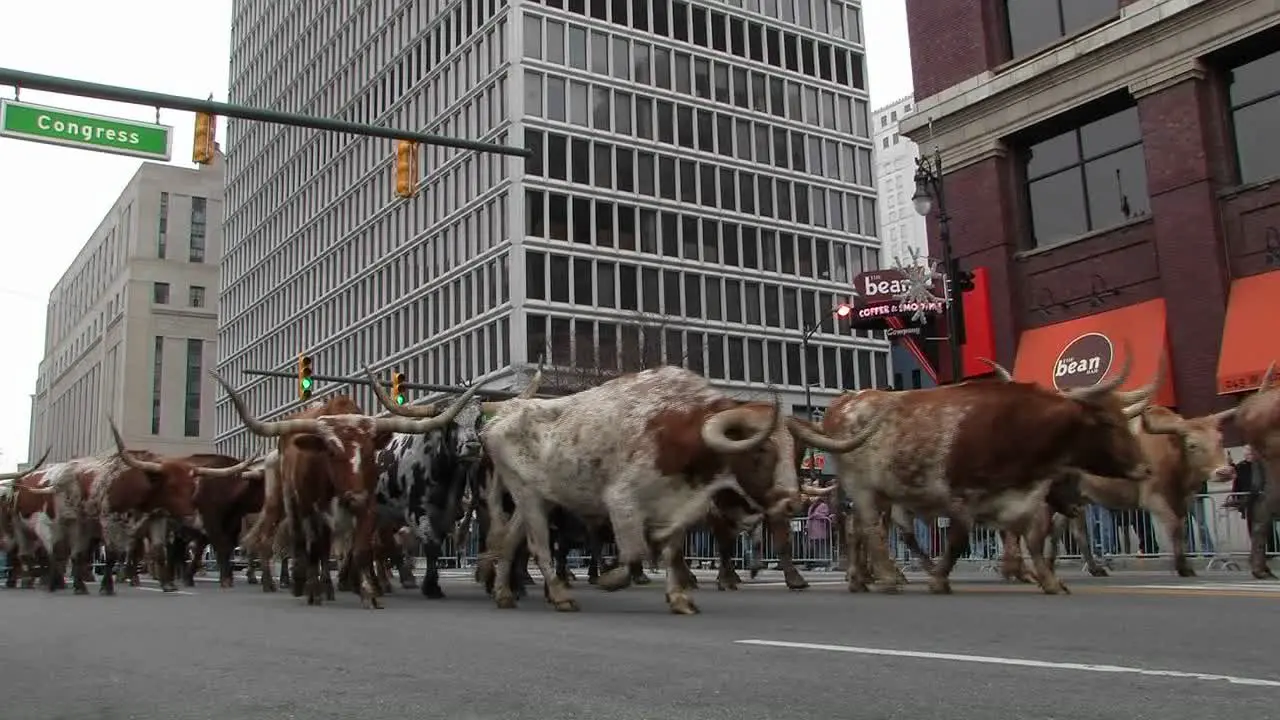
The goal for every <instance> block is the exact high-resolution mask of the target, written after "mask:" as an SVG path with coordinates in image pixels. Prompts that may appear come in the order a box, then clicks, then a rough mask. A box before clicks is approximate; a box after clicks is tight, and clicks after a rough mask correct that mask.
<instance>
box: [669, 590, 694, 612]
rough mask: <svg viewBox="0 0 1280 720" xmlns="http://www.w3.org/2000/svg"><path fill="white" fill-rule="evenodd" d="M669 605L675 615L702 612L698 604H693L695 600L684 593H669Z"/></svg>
mask: <svg viewBox="0 0 1280 720" xmlns="http://www.w3.org/2000/svg"><path fill="white" fill-rule="evenodd" d="M667 605H668V606H669V607H670V608H671V612H672V614H674V615H697V614H698V613H699V612H700V611H699V610H698V606H697V605H694V604H693V600H692V599H691V598H690V597H689V596H688V595H684V594H680V595H675V596H672V595H667Z"/></svg>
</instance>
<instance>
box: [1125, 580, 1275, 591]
mask: <svg viewBox="0 0 1280 720" xmlns="http://www.w3.org/2000/svg"><path fill="white" fill-rule="evenodd" d="M1117 587H1133V588H1142V589H1144V590H1256V591H1261V592H1272V593H1280V583H1274V582H1272V583H1215V582H1206V583H1196V584H1194V585H1123V586H1117Z"/></svg>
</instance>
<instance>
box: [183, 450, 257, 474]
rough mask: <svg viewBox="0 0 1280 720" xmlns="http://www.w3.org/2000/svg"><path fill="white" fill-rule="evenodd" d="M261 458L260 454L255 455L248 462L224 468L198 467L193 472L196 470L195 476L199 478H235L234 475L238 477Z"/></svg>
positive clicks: (243, 461) (244, 461)
mask: <svg viewBox="0 0 1280 720" xmlns="http://www.w3.org/2000/svg"><path fill="white" fill-rule="evenodd" d="M261 457H262V455H261V454H258V453H255V454H254V455H253V456H252V457H250V458H249V459H248V460H242V461H240V462H238V463H236V464H235V465H232V466H231V467H224V468H207V467H198V468H196V469H195V470H196V474H197V475H199V476H200V477H206V478H228V477H235V476H236V475H239V474H240V473H242V472H244V471H245V470H248V469H249V468H250V467H251V466H252V465H253V464H254V463H256V462H258V459H259V458H261Z"/></svg>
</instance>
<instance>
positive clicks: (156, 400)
mask: <svg viewBox="0 0 1280 720" xmlns="http://www.w3.org/2000/svg"><path fill="white" fill-rule="evenodd" d="M154 355H155V358H154V359H153V360H152V364H151V434H152V435H159V434H160V384H161V383H160V380H161V378H162V377H163V376H164V338H162V337H160V336H159V335H157V336H156V339H155V352H154Z"/></svg>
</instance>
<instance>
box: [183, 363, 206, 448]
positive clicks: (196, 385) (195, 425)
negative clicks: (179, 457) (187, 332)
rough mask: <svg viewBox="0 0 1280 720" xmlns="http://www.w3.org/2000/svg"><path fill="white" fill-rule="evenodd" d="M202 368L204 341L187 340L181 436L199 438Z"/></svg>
mask: <svg viewBox="0 0 1280 720" xmlns="http://www.w3.org/2000/svg"><path fill="white" fill-rule="evenodd" d="M203 366H204V341H203V340H194V339H189V340H187V392H186V395H187V398H186V407H185V409H184V410H183V416H182V434H183V435H184V436H186V437H200V379H201V374H202V372H203Z"/></svg>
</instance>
